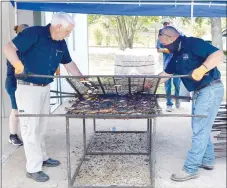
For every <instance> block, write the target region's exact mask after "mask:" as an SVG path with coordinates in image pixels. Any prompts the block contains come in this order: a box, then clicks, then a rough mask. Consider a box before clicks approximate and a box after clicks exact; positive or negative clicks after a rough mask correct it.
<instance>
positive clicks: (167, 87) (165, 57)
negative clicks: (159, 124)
mask: <svg viewBox="0 0 227 188" xmlns="http://www.w3.org/2000/svg"><path fill="white" fill-rule="evenodd" d="M169 25H170V21H168V20H165V21H164V22H163V28H164V27H167V26H169ZM156 48H157V51H158V53H163V69H164V70H165V68H166V66H167V65H168V63H169V62H170V60H171V58H172V57H173V54H172V53H170V52H169V50H168V49H166V48H164V47H163V44H161V43H160V41H159V40H158V41H157V45H156ZM172 82H173V85H174V88H175V96H179V93H180V82H181V81H180V78H171V79H169V80H167V81H166V82H165V91H166V95H167V102H166V106H167V107H166V111H167V112H172V106H173V103H172V100H171V98H170V97H168V96H170V95H171V89H172ZM175 106H176V108H180V100H179V99H176V102H175Z"/></svg>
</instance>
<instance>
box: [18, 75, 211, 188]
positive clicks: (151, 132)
mask: <svg viewBox="0 0 227 188" xmlns="http://www.w3.org/2000/svg"><path fill="white" fill-rule="evenodd" d="M28 76H29V77H39V78H65V79H66V80H67V81H68V82H69V84H70V85H71V87H72V88H73V89H74V91H75V92H76V93H68V92H58V91H52V92H54V93H60V94H61V95H60V96H56V97H55V98H57V97H59V98H63V97H69V98H70V97H78V96H82V95H83V94H84V93H83V92H81V91H80V89H78V88H77V87H75V85H74V84H73V83H72V82H70V79H81V78H83V79H84V78H86V79H89V78H96V79H97V80H98V83H99V86H100V88H101V90H102V92H103V93H105V90H104V88H103V87H102V83H100V77H117V78H126V79H128V85H129V87H128V92H129V94H133V93H132V90H131V89H130V88H131V79H132V78H142V79H143V86H142V90H140V91H139V92H140V93H141V92H142V93H144V91H145V88H144V83H145V81H146V79H149V78H155V79H157V82H156V85H155V88H154V91H153V93H152V94H151V95H152V96H153V97H155V98H156V102H157V99H158V98H166V95H162V94H156V92H157V89H158V84H159V83H160V80H161V78H180V77H189V75H175V76H158V75H152V76H150V75H149V76H148V75H93V76H90V75H85V76H48V75H31V74H30V75H28ZM114 84H115V85H116V83H115V81H114ZM115 91H116V94H119V93H118V91H117V90H115ZM148 93H149V92H148ZM169 97H171V98H176V99H184V100H186V101H190V100H192V99H191V97H183V96H179V97H176V96H173V95H171V96H169ZM157 105H158V102H157ZM17 116H18V117H64V118H65V121H66V153H67V176H68V188H72V187H75V186H73V184H74V183H75V181H76V176H77V175H78V174H79V170H80V167H81V166H82V163H83V162H84V161H85V160H86V158H85V157H86V155H100V154H101V155H105V154H106V155H129V154H130V155H141V153H111V152H99V153H95V152H89V153H88V152H87V151H88V148H89V146H90V143H91V142H90V143H89V144H88V145H86V119H93V129H94V133H100V131H97V130H96V122H95V120H96V119H146V120H147V130H146V131H144V133H145V134H147V137H148V143H147V144H148V151H147V153H142V155H149V163H150V167H149V170H150V178H151V185H150V186H148V187H151V188H154V187H155V174H154V172H155V150H154V148H155V134H156V118H157V117H200V118H205V117H207V116H205V115H190V114H162V113H159V114H141V115H131V114H127V115H122V114H99V115H91V114H83V115H81V114H69V113H66V114H23V115H22V114H21V115H17ZM72 118H78V119H82V120H83V143H84V146H83V147H84V154H83V156H82V158H81V162H80V163H79V165H78V166H77V168H76V170H75V172H74V174H73V175H72V173H71V158H70V129H69V127H70V124H69V120H70V119H72ZM101 132H103V133H109V132H111V131H101ZM111 133H113V132H111ZM114 133H118V132H114ZM127 133H129V134H130V133H141V131H125V134H127ZM94 135H95V134H94ZM94 135H93V137H94ZM91 141H92V140H91ZM76 187H77V186H76ZM79 187H83V186H79ZM86 187H88V186H86ZM89 187H97V186H89ZM110 187H122V186H116V185H110ZM125 187H136V186H125ZM139 187H141V186H139Z"/></svg>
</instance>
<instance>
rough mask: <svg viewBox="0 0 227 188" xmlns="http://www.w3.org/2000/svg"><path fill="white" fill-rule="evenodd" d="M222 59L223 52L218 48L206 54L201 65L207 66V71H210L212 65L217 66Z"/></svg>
mask: <svg viewBox="0 0 227 188" xmlns="http://www.w3.org/2000/svg"><path fill="white" fill-rule="evenodd" d="M223 60H224V53H223V51H221V50H218V51H216V52H214V53H213V54H211V55H210V56H208V58H207V59H206V61H205V62H204V63H203V65H204V66H205V67H206V68H207V71H210V70H211V69H213V68H214V67H216V66H218V65H219V64H221V62H223Z"/></svg>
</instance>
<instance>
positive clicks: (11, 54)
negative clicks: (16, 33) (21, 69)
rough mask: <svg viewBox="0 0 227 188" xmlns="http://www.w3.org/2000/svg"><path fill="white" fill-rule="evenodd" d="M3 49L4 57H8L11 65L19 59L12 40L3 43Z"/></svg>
mask: <svg viewBox="0 0 227 188" xmlns="http://www.w3.org/2000/svg"><path fill="white" fill-rule="evenodd" d="M3 51H4V54H5V56H6V59H8V60H9V62H10V63H11V64H12V65H13V66H14V64H16V63H17V62H19V61H20V59H19V57H18V56H17V48H16V47H15V46H14V44H13V43H12V42H9V43H8V44H7V45H5V46H4V49H3Z"/></svg>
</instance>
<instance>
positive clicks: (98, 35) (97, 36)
mask: <svg viewBox="0 0 227 188" xmlns="http://www.w3.org/2000/svg"><path fill="white" fill-rule="evenodd" d="M94 36H95V44H96V45H101V44H102V40H103V34H102V32H101V30H99V29H96V30H95V31H94Z"/></svg>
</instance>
